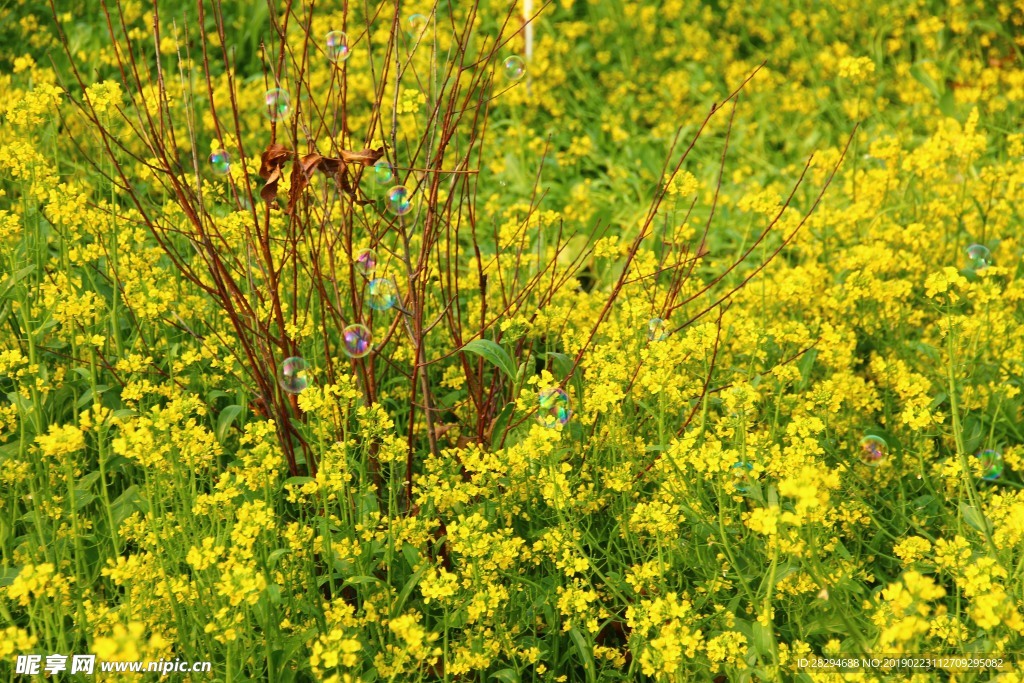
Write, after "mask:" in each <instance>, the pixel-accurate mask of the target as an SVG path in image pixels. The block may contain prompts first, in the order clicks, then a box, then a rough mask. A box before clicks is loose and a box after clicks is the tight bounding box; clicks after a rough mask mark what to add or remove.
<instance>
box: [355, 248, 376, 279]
mask: <svg viewBox="0 0 1024 683" xmlns="http://www.w3.org/2000/svg"><path fill="white" fill-rule="evenodd" d="M376 268H377V253H376V252H375V251H373V249H363V250H362V251H361V252H359V254H358V255H357V256H356V269H357V270H358V271H359V272H361V273H363V274H364V275H369V274H370V273H372V272H373V271H374V270H375V269H376Z"/></svg>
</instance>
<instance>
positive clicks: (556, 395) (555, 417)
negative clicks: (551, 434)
mask: <svg viewBox="0 0 1024 683" xmlns="http://www.w3.org/2000/svg"><path fill="white" fill-rule="evenodd" d="M539 399H540V400H539V403H540V410H539V411H538V413H537V419H539V420H540V423H541V424H542V425H544V426H545V427H555V426H557V425H564V424H565V423H566V422H568V421H569V417H570V416H571V415H572V411H571V410H569V395H568V394H566V393H565V392H564V391H563V390H561V389H558V388H555V389H545V390H544V391H542V392H540V397H539Z"/></svg>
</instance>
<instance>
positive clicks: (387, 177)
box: [373, 159, 395, 185]
mask: <svg viewBox="0 0 1024 683" xmlns="http://www.w3.org/2000/svg"><path fill="white" fill-rule="evenodd" d="M394 178H395V169H394V167H393V166H391V163H390V162H389V161H388V160H387V159H381V160H380V161H378V162H377V163H375V164H374V165H373V180H374V182H376V183H377V184H378V185H387V184H388V183H390V182H391V181H392V180H394Z"/></svg>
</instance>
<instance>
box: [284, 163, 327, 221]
mask: <svg viewBox="0 0 1024 683" xmlns="http://www.w3.org/2000/svg"><path fill="white" fill-rule="evenodd" d="M323 160H324V158H323V157H322V156H320V155H319V154H317V153H316V152H313V153H312V154H307V155H306V156H304V157H302V159H300V160H299V163H297V164H295V165H294V166H292V186H291V189H290V190H289V191H288V208H287V213H288V214H292V213H294V212H295V204H296V203H298V201H299V197H300V196H302V192H303V190H305V189H306V186H307V185H309V179H310V177H311V176H312V175H313V172H314V171H316V169H317V167H318V166H319V165H320V163H321V162H322V161H323Z"/></svg>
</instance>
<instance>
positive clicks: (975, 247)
mask: <svg viewBox="0 0 1024 683" xmlns="http://www.w3.org/2000/svg"><path fill="white" fill-rule="evenodd" d="M967 260H968V261H969V262H970V264H971V269H972V270H984V269H985V268H988V267H989V266H990V265H992V252H991V251H989V248H988V247H986V246H985V245H984V244H972V245H971V246H969V247H967Z"/></svg>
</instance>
